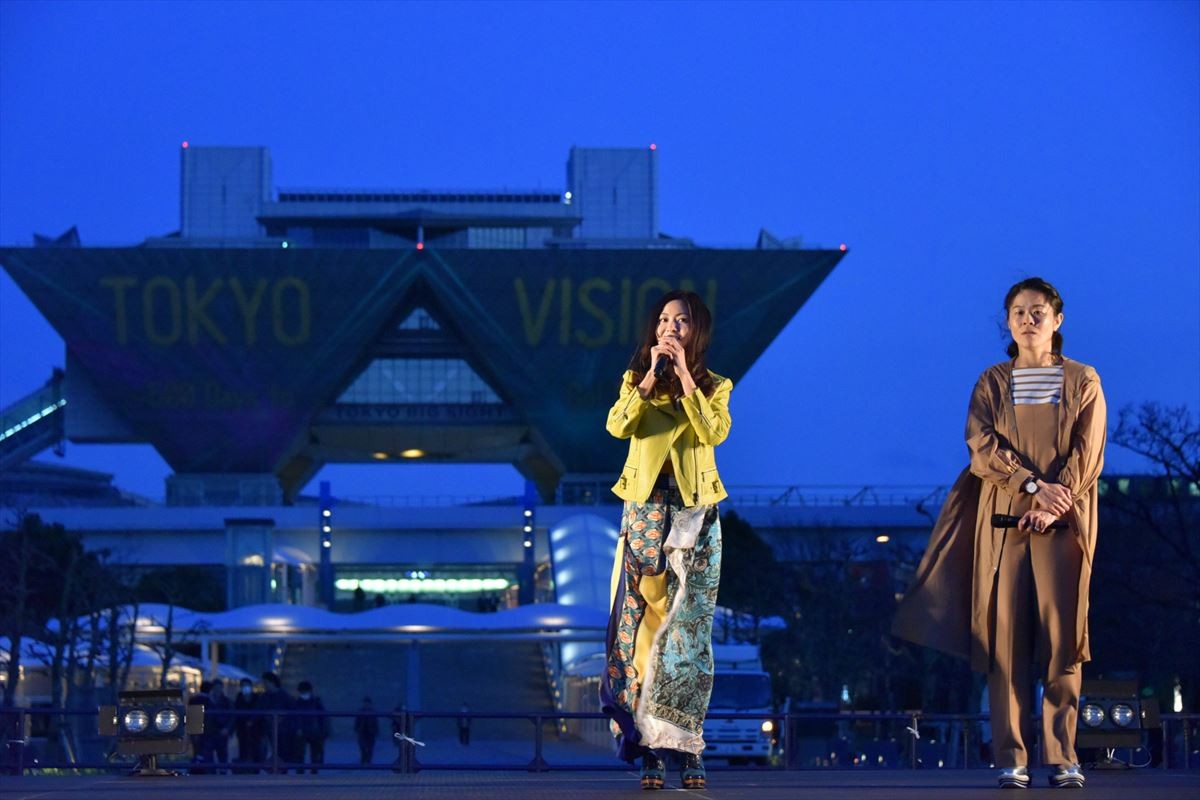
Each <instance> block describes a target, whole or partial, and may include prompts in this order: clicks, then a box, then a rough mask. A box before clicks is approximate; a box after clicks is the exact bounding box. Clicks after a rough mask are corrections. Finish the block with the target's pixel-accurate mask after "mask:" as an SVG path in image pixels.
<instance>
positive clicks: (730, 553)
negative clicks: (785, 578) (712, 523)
mask: <svg viewBox="0 0 1200 800" xmlns="http://www.w3.org/2000/svg"><path fill="white" fill-rule="evenodd" d="M782 601H783V598H782V582H781V575H780V571H779V567H778V565H777V564H776V561H775V553H774V551H772V549H771V546H770V545H769V544H767V543H766V542H765V541H763V539H762V537H760V536H759V535H758V533H757V532H756V531H755V530H754V527H753V526H751V525H750V523H748V522H746V520H744V519H742V518H741V517H739V516H738V514H737V512H735V511H729V512H726V513H725V514H724V515H723V516H722V517H721V587H720V590H719V591H718V594H717V604H718V605H721V606H724V607H725V608H728V609H729V610H731V611H734V612H737V614H735V615H733V619H734V620H735V623H734V624H735V625H736V619H737V615H738V614H745V615H748V616H749V617H750V619H751V620H752V623H751V624H752V629H751V630H750V631H738V630H735V631H733V633H734V635H735V636H736V637H737V638H749V639H752V640H757V639H758V625H759V623H760V622H762V620H763V618H764V617H770V616H774V615H776V614H781V613H783V610H784V605H783V602H782ZM726 633H729V632H728V631H726Z"/></svg>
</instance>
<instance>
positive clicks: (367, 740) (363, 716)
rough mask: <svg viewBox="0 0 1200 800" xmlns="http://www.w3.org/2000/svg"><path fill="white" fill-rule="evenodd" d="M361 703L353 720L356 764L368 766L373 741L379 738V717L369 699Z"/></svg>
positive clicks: (373, 745)
mask: <svg viewBox="0 0 1200 800" xmlns="http://www.w3.org/2000/svg"><path fill="white" fill-rule="evenodd" d="M362 702H363V704H362V708H360V709H359V710H358V716H357V717H355V718H354V737H355V738H356V739H358V763H360V764H370V763H371V759H372V758H373V757H374V755H375V740H376V739H378V738H379V717H377V716H376V715H375V706H374V705H373V704H372V703H371V698H370V697H364V698H363V699H362Z"/></svg>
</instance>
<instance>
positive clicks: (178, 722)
mask: <svg viewBox="0 0 1200 800" xmlns="http://www.w3.org/2000/svg"><path fill="white" fill-rule="evenodd" d="M99 714H100V720H99V729H100V735H101V736H116V737H117V754H118V755H123V756H137V757H138V763H137V766H136V767H134V769H133V773H132V774H134V775H176V774H178V773H175V772H172V771H171V770H166V769H160V768H159V766H158V757H159V756H165V755H183V754H184V753H186V752H187V749H188V736H192V735H197V734H201V733H203V732H204V706H202V705H191V706H189V705H186V704H185V703H184V698H183V692H181V691H180V690H178V689H174V690H172V689H154V690H150V691H131V692H121V693H120V694H118V695H117V705H115V706H100V709H99Z"/></svg>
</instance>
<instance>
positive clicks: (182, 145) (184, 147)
mask: <svg viewBox="0 0 1200 800" xmlns="http://www.w3.org/2000/svg"><path fill="white" fill-rule="evenodd" d="M179 147H180V149H182V150H187V149H188V141H187V139H184V140H183V143H182V144H180V145H179Z"/></svg>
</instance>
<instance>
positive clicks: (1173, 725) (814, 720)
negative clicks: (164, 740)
mask: <svg viewBox="0 0 1200 800" xmlns="http://www.w3.org/2000/svg"><path fill="white" fill-rule="evenodd" d="M216 713H217V714H219V715H221V716H224V717H225V718H226V719H228V720H235V721H236V720H237V719H247V718H248V719H251V720H255V721H257V722H258V723H259V724H260V725H262V724H263V722H264V721H266V727H267V728H268V729H269V737H268V738H267V740H266V741H265V744H266V745H267V747H268V748H269V749H268V751H267V752H268V755H267V757H265V758H262V759H256V760H242V759H241V758H240V757H239V760H237V761H225V762H208V761H201V762H197V761H194V760H192V761H189V760H176V761H172V760H171V759H169V758H163V759H161V763H162V764H163V765H169V766H174V767H176V768H180V769H183V768H186V769H189V770H191V771H193V772H210V773H211V772H215V771H234V772H238V771H244V772H258V771H266V772H269V773H284V772H287V771H288V770H296V771H301V772H302V771H304V770H312V771H315V770H316V769H326V770H328V769H336V770H392V771H395V772H402V773H413V772H418V771H420V770H521V771H528V772H547V771H550V770H609V769H611V770H626V769H628V768H629V767H628V766H627V765H625V764H622V763H620V762H618V761H617V760H616V759H615V758H614V759H612V762H611V763H608V762H594V763H565V762H559V763H552V762H551V761H549V760H548V759H547V758H546V753H545V747H546V741H545V729H546V727H547V723H554V725H555V727H554V730H555V731H557V730H558V723H559V722H561V721H563V720H569V719H606V717H605V716H604V715H603V714H599V713H595V712H560V711H550V712H540V711H539V712H509V713H486V712H482V713H481V712H457V711H403V712H395V711H393V712H375V713H374V714H371V715H369V716H374V717H376V718H378V719H379V720H381V725H380V727H383V728H385V729H386V727H387V725H388V723H392V727H393V729H395V730H398V731H399V732H400V733H401V734H404V736H405V737H406V738H405V740H398V741H397V742H396V747H397V757H396V760H395V761H393V762H391V763H371V764H355V763H338V762H323V763H319V764H312V763H302V762H297V761H294V760H287V759H286V758H285V754H283V753H281V750H280V734H281V733H283V732H289V731H291V727H290V726H289V725H288V721H290V720H300V719H304V718H312V717H322V718H346V717H349V718H354V717H359V716H362V715H363V712H362V710H361V709H356V710H354V711H284V710H267V709H263V710H249V711H237V710H234V709H228V710H226V709H221V710H220V711H219V712H216ZM209 714H210V718H211V715H212V714H213V712H212V711H210V712H209ZM762 716H763V715H761V714H734V713H715V712H714V713H712V714H710V715H709V718H710V719H718V720H719V719H762ZM96 717H97V713H96V712H95V711H89V710H74V711H67V710H55V709H47V708H0V733H2V749H0V772H10V773H12V774H22V773H23V772H25V771H26V770H41V769H98V770H121V769H129V768H130V767H131V766H132V762H129V761H120V762H118V761H114V760H112V752H113V750H114V749H115V739H111V740H101V738H100V737H99V736H98V734H95V733H94V732H95V731H96V723H95V720H96ZM39 718H42V719H43V720H44V724H42V725H40V726H38V727H39V728H40V729H42V730H48V731H56V732H61V731H65V730H67V729H68V728H69V727H70V726H71V725H72V722H74V725H75V728H76V731H75V732H76V734H77V735H78V734H79V732H80V731H81V730H87V731H90V732H92V733H90V734H89V735H88V737H89V739H90V741H91V744H93V745H96V744H98V743H100V742H101V741H105V742H106V743H107V745H108V746H107V752H106V753H105V755H104V756H103V757H101V758H96V757H94V756H93V757H90V758H89V757H87V756H82V757H81V756H80V755H79V754H78V753H74V752H72V753H71V757H69V758H66V759H59V760H57V761H56V760H51V759H47V758H38V757H37V756H36V754H31V753H30V752H29V751H30V749H31V748H30V745H31V743H32V740H33V737H32V736H31V730H32V729H33V727H34V726H33V724H32V723H33V721H34V720H36V719H39ZM462 719H466V720H468V721H474V720H527V721H528V722H529V723H530V724H531V725H532V727H533V731H532V733H533V736H532V740H531V752H530V758H529V759H528V760H527V761H525V760H521V761H514V762H509V763H495V762H486V763H485V762H447V761H442V762H438V761H423V760H421V759H420V757H419V753H418V747H419V746H420V745H421V744H422V743H421V742H420V741H419V739H418V738H417V734H418V726H419V723H420V722H421V721H423V720H456V721H457V720H462ZM773 719H774V720H775V721H776V722H778V723H780V726H779V727H782V730H783V731H784V735H783V739H782V743H781V746H782V753H781V754H780V757H779V758H777V759H776V761H775V763H773V764H771V765H768V766H756V767H749V768H750V769H776V770H798V769H814V768H816V769H822V768H824V769H870V768H880V767H884V768H896V767H907V768H910V769H945V768H952V769H970V768H972V767H979V766H990V765H989V764H985V763H982V760H981V759H979V758H972V755H971V749H970V748H971V744H972V742H973V741H974V740H973V733H974V732H975V729H977V728H978V727H979V724H980V723H983V722H986V721H987V720H988V716H987V715H986V714H924V713H921V712H869V711H855V712H841V713H811V714H810V713H796V712H793V713H789V714H786V715H785V714H779V715H774V716H773ZM1161 719H1162V725H1161V727H1160V728H1158V729H1150V730H1148V731H1147V735H1148V739H1149V740H1150V741H1147V742H1146V743H1145V745H1144V746H1143V748H1134V750H1135V751H1136V750H1142V749H1146V750H1147V756H1148V758H1147V765H1148V764H1149V763H1151V761H1152V760H1153V750H1154V749H1155V743H1154V741H1153V738H1154V736H1155V735H1156V734H1160V735H1161V743H1160V745H1159V747H1160V748H1161V750H1160V752H1161V757H1160V758H1159V759H1158V761H1159V766H1160V768H1162V769H1197V768H1200V752H1197V753H1193V752H1192V741H1193V738H1194V735H1195V734H1196V733H1197V730H1198V729H1200V714H1182V713H1164V714H1162V715H1161ZM81 722H82V724H80V723H81ZM456 724H457V723H456ZM814 725H815V726H818V727H822V728H823V729H824V731H825V733H820V734H817V735H815V736H804V735H803V734H804V730H805V729H806V728H808V729H811V728H812V727H814ZM922 726H924V728H925V731H922ZM1039 727H1040V726H1036V725H1035V730H1036V729H1038V728H1039ZM931 728H932V729H933V730H935V731H936V732H937V734H938V735H937V736H936V737H935V736H930V737H925V736H924V732H927V731H928V730H929V729H931ZM777 729H778V728H777ZM830 732H832V733H833V734H835V735H833V736H830V735H828V733H830ZM1039 735H1040V733H1039ZM556 737H557V735H556ZM230 738H233V737H232V736H230ZM557 738H561V737H557ZM389 740H390V739H389ZM805 741H808V742H810V743H812V742H816V743H821V744H822V745H823V747H824V752H829V753H830V757H829V758H828V759H824V758H823V759H821V760H820V763H804V757H803V745H804V743H805ZM64 749H65V750H67V751H71V750H72V749H71V748H64ZM101 749H104V748H101ZM1120 749H1121V750H1128V749H1130V748H1120ZM93 750H94V751H95V748H93ZM872 756H874V757H875V758H874V760H873V759H872ZM932 756H942V757H941V758H939V759H938V763H936V764H934V763H933V761H932ZM960 756H961V758H960ZM1180 756H1181V757H1182V758H1181V759H1180V758H1179V757H1180ZM926 757H930V761H929V763H926V760H925V759H926ZM1177 760H1181V761H1182V763H1176V762H1177ZM973 762H974V763H973ZM713 767H715V768H716V769H722V768H725V769H737V768H738V767H734V766H732V765H730V766H724V765H710V768H713Z"/></svg>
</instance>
